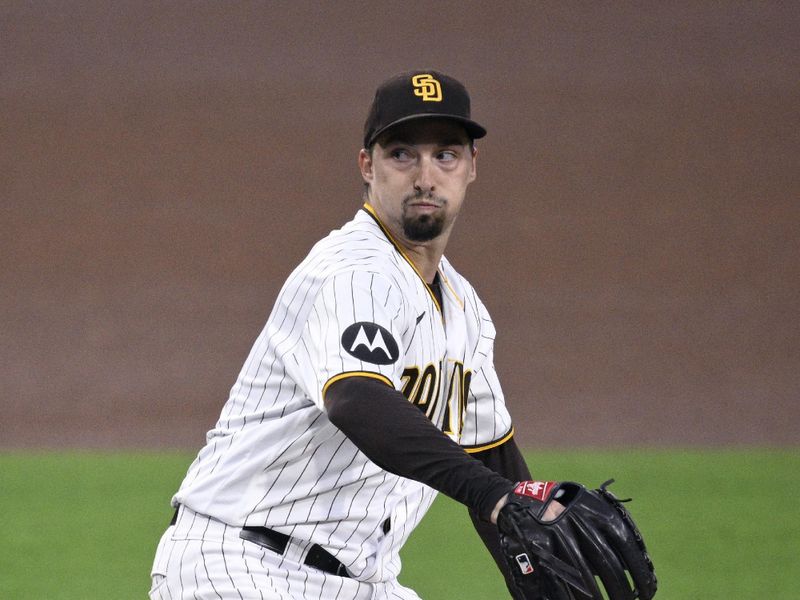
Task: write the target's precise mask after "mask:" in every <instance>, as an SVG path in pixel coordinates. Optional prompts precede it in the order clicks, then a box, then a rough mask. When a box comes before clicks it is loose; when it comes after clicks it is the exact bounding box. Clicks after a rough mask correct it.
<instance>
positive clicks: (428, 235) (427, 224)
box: [403, 196, 447, 242]
mask: <svg viewBox="0 0 800 600" xmlns="http://www.w3.org/2000/svg"><path fill="white" fill-rule="evenodd" d="M421 198H422V196H410V197H408V198H405V201H404V202H403V233H404V234H405V236H406V239H408V240H411V241H412V242H429V241H430V240H432V239H434V238H437V237H439V235H441V233H442V230H443V229H444V214H443V213H435V214H427V213H424V214H421V215H414V216H411V215H409V214H408V210H407V208H408V203H409V202H411V201H412V200H420V199H421ZM433 200H434V201H435V202H436V204H437V205H441V206H444V204H445V203H446V202H447V201H446V200H444V199H443V198H434V199H433Z"/></svg>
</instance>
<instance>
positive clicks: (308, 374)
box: [286, 271, 404, 410]
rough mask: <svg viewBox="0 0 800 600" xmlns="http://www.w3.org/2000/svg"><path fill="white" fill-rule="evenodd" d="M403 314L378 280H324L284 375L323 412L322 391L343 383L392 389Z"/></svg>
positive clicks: (391, 290) (398, 369)
mask: <svg viewBox="0 0 800 600" xmlns="http://www.w3.org/2000/svg"><path fill="white" fill-rule="evenodd" d="M403 314H404V306H403V302H402V296H401V295H399V294H397V293H396V288H395V287H394V286H392V285H391V283H390V282H389V281H388V280H387V279H386V278H385V277H383V276H381V275H380V274H378V273H373V272H361V271H349V272H345V273H341V274H338V275H335V276H333V277H330V278H329V279H328V280H327V281H326V282H325V283H324V284H323V285H322V287H321V288H320V289H319V292H318V293H317V297H316V300H315V301H314V304H313V306H312V308H311V311H310V312H309V315H308V319H307V321H306V324H305V327H304V329H303V332H302V334H301V337H300V340H299V342H298V343H297V344H296V345H295V347H294V350H293V352H292V356H291V357H289V358H288V360H286V363H287V369H289V371H290V374H291V375H292V376H293V378H294V380H295V381H296V382H297V384H298V385H299V386H300V387H301V388H302V389H303V391H304V392H305V394H306V395H307V396H308V397H309V398H311V400H312V401H313V402H314V403H315V404H316V405H317V406H318V407H319V408H321V409H323V410H324V401H323V399H324V394H325V391H326V389H327V387H328V386H330V385H331V384H332V383H334V382H335V381H339V380H341V379H343V378H346V377H352V376H363V377H370V378H373V379H377V380H380V381H382V382H384V383H386V384H387V385H390V386H391V387H393V388H395V389H398V388H399V385H400V381H401V379H400V375H401V373H402V366H401V365H402V360H401V357H402V356H403V355H404V349H403V348H402V347H401V343H402V340H401V335H400V331H401V329H400V326H399V321H400V319H401V317H402V315H403Z"/></svg>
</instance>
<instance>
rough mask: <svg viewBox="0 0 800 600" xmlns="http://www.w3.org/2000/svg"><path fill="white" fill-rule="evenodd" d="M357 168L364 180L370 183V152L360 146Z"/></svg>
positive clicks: (371, 173)
mask: <svg viewBox="0 0 800 600" xmlns="http://www.w3.org/2000/svg"><path fill="white" fill-rule="evenodd" d="M358 169H359V170H360V171H361V177H362V178H363V179H364V181H366V182H367V183H371V182H372V178H373V171H372V153H371V152H369V151H368V150H366V149H365V148H362V149H361V151H360V152H359V153H358Z"/></svg>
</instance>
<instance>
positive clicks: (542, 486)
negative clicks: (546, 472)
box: [514, 481, 556, 502]
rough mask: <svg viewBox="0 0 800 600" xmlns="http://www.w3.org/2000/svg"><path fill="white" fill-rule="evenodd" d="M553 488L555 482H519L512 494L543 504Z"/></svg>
mask: <svg viewBox="0 0 800 600" xmlns="http://www.w3.org/2000/svg"><path fill="white" fill-rule="evenodd" d="M554 487H556V482H555V481H520V482H519V483H518V484H517V487H515V488H514V493H515V494H517V495H518V496H528V497H529V498H533V499H534V500H539V501H540V502H544V501H545V500H547V498H548V497H549V496H550V493H551V492H552V491H553V488H554Z"/></svg>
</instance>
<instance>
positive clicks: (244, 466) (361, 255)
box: [150, 70, 530, 600]
mask: <svg viewBox="0 0 800 600" xmlns="http://www.w3.org/2000/svg"><path fill="white" fill-rule="evenodd" d="M485 134H486V131H485V129H484V128H483V127H482V126H480V125H479V124H478V123H476V122H475V121H474V120H472V118H471V116H470V98H469V95H468V93H467V91H466V89H465V88H464V86H463V85H462V84H461V83H459V82H458V81H456V80H455V79H453V78H451V77H449V76H447V75H444V74H442V73H438V72H435V71H430V70H428V71H415V72H411V73H403V74H401V75H398V76H396V77H393V78H391V79H389V80H387V81H386V82H384V83H383V84H381V85H380V87H379V88H378V89H377V91H376V93H375V97H374V100H373V103H372V106H371V108H370V111H369V114H368V117H367V120H366V124H365V129H364V146H363V148H362V149H361V151H360V153H359V156H358V164H359V168H360V171H361V175H362V177H363V180H364V183H365V191H364V204H363V206H362V207H361V208H360V209H359V210H358V211H357V213H356V214H355V216H354V217H353V219H352V220H351V221H349V222H348V223H346V224H345V225H344V226H343V227H342V228H341V229H339V230H336V231H333V232H331V233H330V234H329V235H328V236H327V237H325V238H324V239H322V240H321V241H320V242H318V243H317V244H316V245H315V246H314V247H313V248H312V249H311V251H310V253H309V254H308V256H307V257H306V258H305V259H304V260H303V262H302V263H301V264H300V265H299V266H298V267H297V268H296V269H295V270H294V272H293V273H292V274H291V275H290V276H289V278H288V279H287V281H286V283H285V284H284V286H283V288H282V289H281V291H280V293H279V295H278V298H277V300H276V303H275V306H274V308H273V310H272V313H271V314H270V316H269V319H268V320H267V323H266V325H265V327H264V329H263V331H262V332H261V334H260V335H259V336H258V338H257V339H256V341H255V344H254V346H253V348H252V350H251V352H250V354H249V356H248V357H247V360H246V361H245V363H244V366H243V367H242V369H241V372H240V373H239V376H238V378H237V380H236V383H235V384H234V386H233V388H232V389H231V391H230V396H229V398H228V401H227V403H226V404H225V405H224V407H223V408H222V413H221V415H220V417H219V420H218V421H217V423H216V425H215V427H214V428H213V429H212V430H211V431H209V432H208V434H207V440H206V445H205V447H203V448H202V449H201V450H200V452H199V454H198V455H197V458H196V459H195V461H194V462H193V464H192V465H191V466H190V468H189V470H188V473H187V474H186V477H185V479H184V480H183V483H182V484H181V486H180V489H179V490H178V491H177V493H176V494H175V495H174V497H173V498H172V506H173V507H175V509H176V511H175V516H174V518H173V521H172V523H171V524H170V526H169V527H168V528H167V530H166V532H165V533H164V535H163V536H162V538H161V541H160V543H159V545H158V548H157V551H156V556H155V561H154V565H153V568H152V574H151V576H152V589H151V591H150V597H151V598H154V599H156V598H160V599H167V598H226V599H227V598H242V599H250V598H260V599H283V600H288V599H295V598H309V599H310V598H314V599H319V598H336V599H340V600H357V599H358V600H360V599H379V598H392V599H408V600H411V599H416V598H418V596H417V594H416V593H415V592H413V591H412V590H410V589H407V588H405V587H403V586H401V585H400V584H399V583H398V581H397V576H398V573H399V572H400V557H399V554H398V553H399V551H400V549H401V548H402V546H403V544H404V543H405V541H406V540H407V539H408V537H409V535H410V534H411V532H412V531H413V530H414V528H415V527H416V526H417V524H418V523H419V522H420V520H421V519H422V518H423V516H424V515H425V513H426V511H427V510H428V508H429V507H430V506H431V503H432V502H433V500H434V498H435V496H436V493H437V491H439V492H442V493H444V494H447V495H448V496H450V497H451V498H454V499H455V500H457V501H459V502H461V503H463V504H465V505H466V506H467V507H468V509H469V514H470V516H471V518H472V521H473V523H474V525H475V527H476V529H477V531H478V533H479V534H480V535H481V537H482V538H483V540H484V542H485V544H486V545H487V547H488V549H489V550H490V552H492V554H493V556H494V557H495V559H496V560H497V562H498V565H499V566H500V568H501V569H502V570H503V571H504V575H506V579H507V581H508V573H507V567H506V565H505V563H504V562H503V560H502V559H501V555H500V543H499V536H498V531H497V527H496V526H495V525H494V524H493V523H494V522H495V521H496V519H497V514H498V511H499V510H500V508H501V507H502V506H503V505H504V503H505V501H506V498H507V496H508V494H509V492H511V491H512V490H513V489H514V487H515V483H513V482H517V481H520V480H527V479H529V478H530V474H529V472H528V469H527V467H526V465H525V462H524V460H523V458H522V456H521V454H520V452H519V450H518V448H517V446H516V445H515V443H514V439H513V435H514V429H513V427H512V421H511V418H510V416H509V414H508V411H507V410H506V406H505V402H504V397H503V392H502V390H501V387H500V384H499V382H498V378H497V374H496V373H495V367H494V362H493V343H494V338H495V329H494V326H493V325H492V320H491V318H490V316H489V313H488V312H487V310H486V308H485V307H484V305H483V304H482V303H481V301H480V299H479V298H478V295H477V294H476V292H475V290H474V289H473V287H472V286H471V285H470V284H469V282H467V280H466V279H464V277H462V276H461V275H460V274H459V273H458V272H457V271H456V270H455V269H454V268H453V266H452V265H451V264H450V263H449V262H448V260H447V259H446V258H445V257H444V254H443V253H444V250H445V247H446V245H447V241H448V239H449V237H450V234H451V232H452V230H453V225H454V223H455V221H456V218H457V216H458V214H459V211H460V210H461V207H462V204H463V202H464V197H465V194H466V191H467V187H468V186H469V184H470V183H471V182H472V181H473V180H474V179H475V175H476V170H475V168H476V156H477V150H476V148H475V144H474V141H475V140H476V139H479V138H482V137H483V136H484V135H485Z"/></svg>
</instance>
